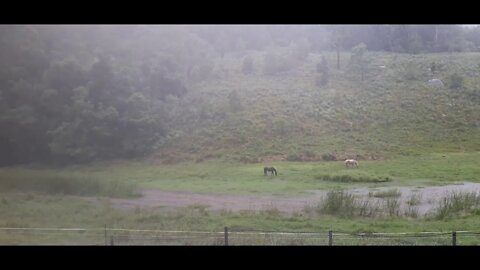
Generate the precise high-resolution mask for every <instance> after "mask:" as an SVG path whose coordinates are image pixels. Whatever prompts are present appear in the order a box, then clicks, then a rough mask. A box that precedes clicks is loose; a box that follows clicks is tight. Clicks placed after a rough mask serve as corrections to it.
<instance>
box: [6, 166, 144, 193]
mask: <svg viewBox="0 0 480 270" xmlns="http://www.w3.org/2000/svg"><path fill="white" fill-rule="evenodd" d="M0 178H1V179H0V180H1V181H0V190H2V192H20V191H21V192H38V193H42V194H50V195H78V196H107V197H113V198H121V197H127V198H128V197H136V196H139V192H138V190H137V186H136V185H135V183H133V182H126V181H114V180H109V179H106V180H105V179H100V178H98V177H93V176H89V175H88V174H86V175H85V174H84V175H79V174H73V173H58V172H41V173H39V172H37V171H31V170H21V171H20V170H8V171H3V172H1V174H0Z"/></svg>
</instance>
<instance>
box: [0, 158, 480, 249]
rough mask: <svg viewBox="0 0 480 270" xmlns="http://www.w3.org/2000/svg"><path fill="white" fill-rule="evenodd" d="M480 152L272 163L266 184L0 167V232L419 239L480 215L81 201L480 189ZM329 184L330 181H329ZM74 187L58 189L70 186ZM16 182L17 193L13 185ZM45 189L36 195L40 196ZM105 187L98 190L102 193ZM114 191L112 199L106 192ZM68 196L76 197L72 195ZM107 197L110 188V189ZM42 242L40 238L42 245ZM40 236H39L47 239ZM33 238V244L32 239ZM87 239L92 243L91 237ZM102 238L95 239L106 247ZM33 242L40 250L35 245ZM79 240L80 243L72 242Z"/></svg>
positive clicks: (118, 165) (20, 237)
mask: <svg viewBox="0 0 480 270" xmlns="http://www.w3.org/2000/svg"><path fill="white" fill-rule="evenodd" d="M478 158H480V153H456V154H452V153H449V154H430V155H426V156H420V157H418V156H417V157H399V158H396V159H392V160H376V161H360V167H359V169H345V168H344V166H343V163H342V162H335V161H332V162H273V163H272V164H271V165H274V166H275V167H276V168H277V169H278V171H279V175H278V176H277V177H273V176H264V175H263V164H241V163H226V162H214V161H208V162H203V163H182V164H175V165H162V166H158V165H146V163H145V162H115V163H107V162H104V163H96V164H94V165H85V166H71V167H67V168H63V169H45V168H43V169H42V168H38V167H37V168H34V167H16V168H4V169H0V179H1V180H2V181H1V185H2V186H1V187H0V188H1V192H0V216H1V217H2V219H1V221H0V227H65V228H78V227H81V228H101V227H103V226H104V225H105V224H108V226H109V227H111V228H131V229H162V230H206V231H215V230H219V231H221V230H222V228H223V227H224V226H228V227H230V228H231V229H232V230H274V231H282V230H286V231H326V230H329V229H332V228H334V229H335V230H336V231H344V232H404V231H407V232H419V231H452V230H475V229H476V228H478V226H479V225H480V218H478V215H479V214H480V211H478V210H476V208H475V209H473V210H471V211H467V212H465V213H463V214H461V215H456V216H450V215H449V216H445V217H442V218H440V219H439V218H408V217H375V218H368V217H352V218H344V217H341V216H335V215H330V214H322V215H309V214H307V213H297V214H283V213H280V212H278V211H277V210H275V209H272V210H271V211H268V210H266V211H263V212H251V211H241V212H225V211H223V212H220V213H219V212H211V211H208V210H206V208H205V207H202V206H194V205H193V206H191V207H186V208H179V209H177V210H175V211H172V210H169V211H165V210H163V209H161V208H160V209H135V210H118V209H114V208H112V206H111V205H109V204H108V203H107V201H106V200H101V202H103V203H100V204H94V203H91V202H88V201H86V200H83V199H81V198H80V197H79V196H94V197H95V196H98V197H124V198H129V197H134V196H135V193H136V190H138V189H141V188H148V189H160V190H169V191H190V192H200V193H202V192H207V193H212V192H213V193H222V194H239V195H247V194H248V195H275V196H292V197H294V196H304V195H306V194H308V191H309V190H312V189H326V190H330V189H349V188H354V187H366V186H367V187H379V186H387V187H392V189H393V188H394V187H396V186H405V185H411V186H429V185H443V184H451V183H458V182H463V181H471V182H479V181H480V176H479V175H480V174H479V172H480V171H479V167H478V166H477V162H476V160H477V159H478ZM319 175H331V176H335V175H349V176H351V177H352V178H353V179H357V178H358V179H362V177H363V178H368V177H371V178H374V177H378V176H382V177H384V176H386V177H389V178H391V180H390V181H388V182H379V183H374V182H373V183H372V182H356V181H354V182H342V181H340V182H335V181H333V180H321V179H318V176H319ZM78 179H92V180H90V181H91V182H92V183H97V182H98V184H90V185H88V186H91V188H89V189H88V191H84V192H83V193H80V192H68V190H69V189H65V188H61V187H63V186H67V187H70V186H75V185H76V184H75V183H77V182H78V181H80V180H78ZM332 179H333V177H332ZM69 182H71V184H68V185H67V184H65V183H69ZM13 183H15V185H14V184H13ZM39 186H42V188H39ZM52 186H53V187H55V188H52ZM102 186H104V188H102ZM112 187H117V189H116V190H117V191H118V192H104V189H110V188H112ZM72 190H75V189H72ZM112 190H114V189H113V188H112ZM0 235H1V236H0V242H1V243H5V244H10V243H13V244H18V243H28V241H34V242H33V243H34V244H42V243H79V244H80V243H89V242H88V241H90V240H88V239H85V240H84V241H86V242H81V241H83V240H78V238H75V237H73V236H72V237H73V238H72V237H70V238H69V237H66V238H62V235H61V234H57V235H55V234H49V235H48V237H47V238H42V237H44V236H42V237H40V236H36V235H30V236H25V235H24V234H11V233H10V234H8V233H5V232H2V233H1V234H0ZM39 237H40V238H39ZM45 237H46V236H45ZM32 239H36V240H32ZM89 239H90V238H89ZM102 239H103V238H101V239H100V240H99V241H100V242H101V241H103V240H102ZM35 241H38V242H35ZM75 241H80V242H75Z"/></svg>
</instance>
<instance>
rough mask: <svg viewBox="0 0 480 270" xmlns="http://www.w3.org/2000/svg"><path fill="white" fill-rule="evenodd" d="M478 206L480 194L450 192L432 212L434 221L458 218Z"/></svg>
mask: <svg viewBox="0 0 480 270" xmlns="http://www.w3.org/2000/svg"><path fill="white" fill-rule="evenodd" d="M479 205H480V194H477V193H475V192H451V193H449V194H448V195H447V196H446V197H444V198H442V199H441V200H440V204H439V206H438V207H437V208H436V209H435V211H434V212H433V216H434V217H435V218H436V219H446V218H450V217H454V216H458V215H460V214H462V213H465V212H467V211H469V210H472V209H474V208H476V207H478V206H479Z"/></svg>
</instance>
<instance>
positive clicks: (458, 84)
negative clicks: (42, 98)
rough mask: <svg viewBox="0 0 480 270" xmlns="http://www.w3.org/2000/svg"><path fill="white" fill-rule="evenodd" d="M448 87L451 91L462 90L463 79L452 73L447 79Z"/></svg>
mask: <svg viewBox="0 0 480 270" xmlns="http://www.w3.org/2000/svg"><path fill="white" fill-rule="evenodd" d="M448 82H449V87H450V88H452V89H459V88H463V85H464V78H463V76H462V75H459V74H457V73H453V74H452V75H450V76H449V77H448Z"/></svg>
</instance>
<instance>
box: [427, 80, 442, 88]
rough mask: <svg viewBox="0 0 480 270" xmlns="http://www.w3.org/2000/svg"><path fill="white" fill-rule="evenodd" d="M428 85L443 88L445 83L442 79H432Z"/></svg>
mask: <svg viewBox="0 0 480 270" xmlns="http://www.w3.org/2000/svg"><path fill="white" fill-rule="evenodd" d="M428 85H430V86H438V87H443V86H444V85H443V82H442V81H441V80H440V79H431V80H428Z"/></svg>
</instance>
